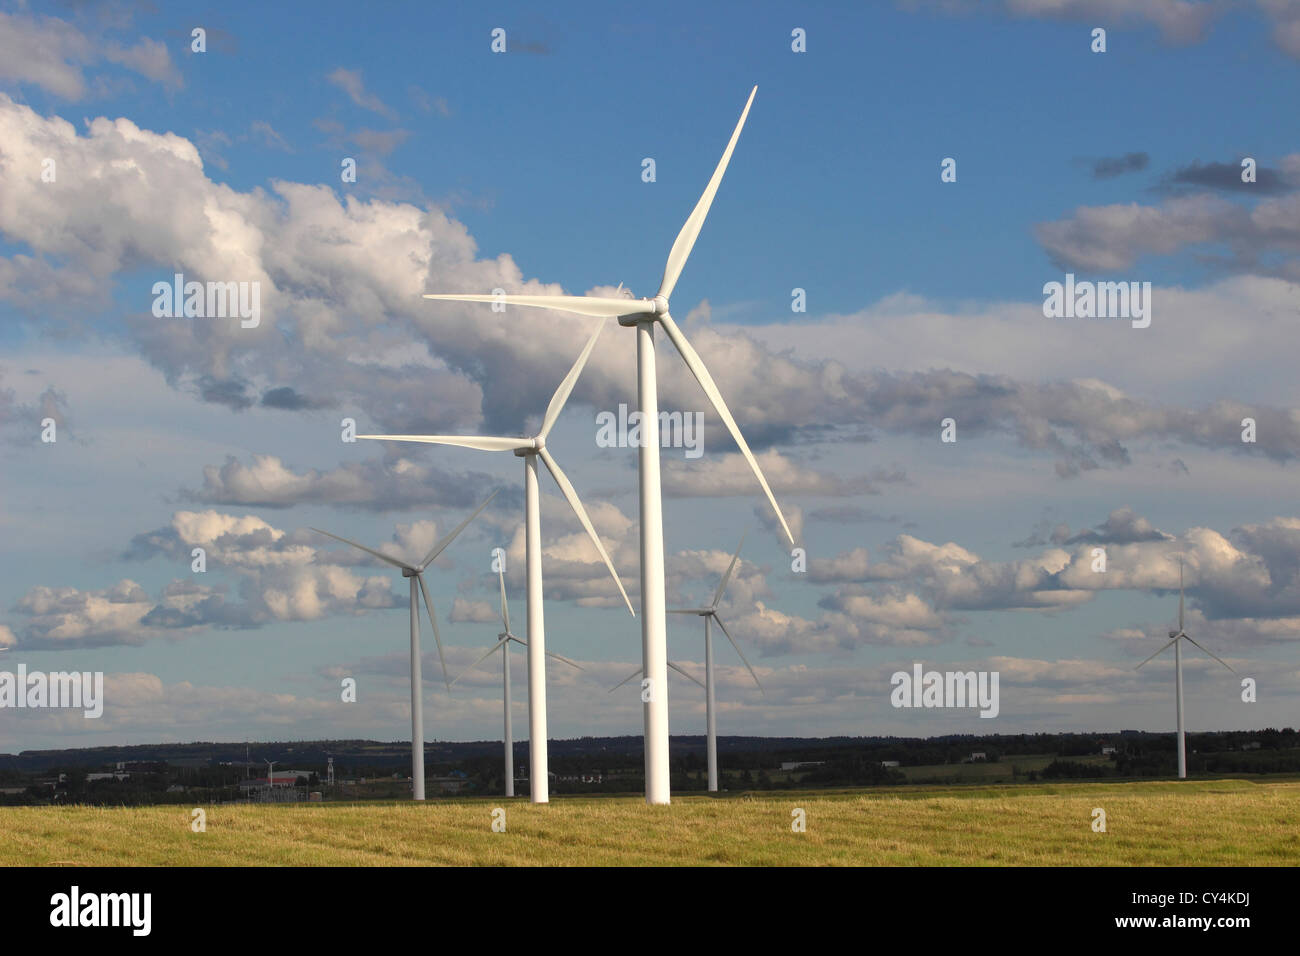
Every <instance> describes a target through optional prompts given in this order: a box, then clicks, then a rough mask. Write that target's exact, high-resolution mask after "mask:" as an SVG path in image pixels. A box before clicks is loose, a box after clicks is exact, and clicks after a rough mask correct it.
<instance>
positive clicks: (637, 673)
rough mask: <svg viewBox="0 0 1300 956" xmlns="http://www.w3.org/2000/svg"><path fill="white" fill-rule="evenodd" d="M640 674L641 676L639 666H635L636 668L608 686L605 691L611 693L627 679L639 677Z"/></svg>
mask: <svg viewBox="0 0 1300 956" xmlns="http://www.w3.org/2000/svg"><path fill="white" fill-rule="evenodd" d="M640 676H641V668H639V667H638V668H637V669H636V670H634V671H633V672H632V673H630V674H628V675H627V676H626V677H624V678H623V679H622V680H621V681H619V682H618V683H617V684H615V685H614V686H613V687H611V688H610V689H609V690H608V691H607V692H606V693H610V694H612V693H614V691H616V690H618V689H619V688H620V687H622V686H623V685H624V684H626V683H627V682H628V681H630V680H631V679H632V678H634V677H640Z"/></svg>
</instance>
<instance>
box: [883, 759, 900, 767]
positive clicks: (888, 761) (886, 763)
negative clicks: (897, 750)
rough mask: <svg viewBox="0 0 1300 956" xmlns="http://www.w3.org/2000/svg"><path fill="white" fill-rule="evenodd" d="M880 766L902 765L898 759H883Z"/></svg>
mask: <svg viewBox="0 0 1300 956" xmlns="http://www.w3.org/2000/svg"><path fill="white" fill-rule="evenodd" d="M880 766H882V767H897V766H900V764H899V762H898V761H897V760H882V761H880Z"/></svg>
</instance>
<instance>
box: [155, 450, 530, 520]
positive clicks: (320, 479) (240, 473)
mask: <svg viewBox="0 0 1300 956" xmlns="http://www.w3.org/2000/svg"><path fill="white" fill-rule="evenodd" d="M252 459H253V460H252V463H251V464H247V465H246V464H244V463H243V462H241V461H240V460H239V459H237V458H235V457H234V456H228V457H227V458H226V462H225V464H224V465H220V466H217V465H205V466H204V467H203V486H202V487H201V488H199V489H196V490H182V492H181V494H182V495H183V496H184V497H186V498H187V499H189V500H191V501H196V502H202V503H204V504H214V505H240V506H259V507H263V508H289V507H292V506H294V505H300V504H331V505H339V506H343V507H349V508H358V509H364V510H368V511H405V510H409V509H411V508H433V507H452V508H474V507H477V506H478V505H479V504H481V503H482V500H483V498H486V497H487V495H488V494H489V493H490V489H491V488H493V487H494V486H496V485H497V484H499V482H498V481H497V480H496V479H494V478H493V477H492V476H490V475H487V474H483V473H481V472H468V473H463V474H455V473H452V472H448V471H443V470H442V469H440V468H437V467H434V466H432V465H425V464H421V463H419V462H415V461H412V460H410V459H408V458H383V457H381V458H371V459H367V460H365V461H360V462H347V463H345V464H343V465H340V466H339V467H338V468H334V469H332V470H330V471H318V470H317V469H314V468H313V469H307V470H306V471H301V472H297V471H294V470H293V469H292V468H290V467H289V466H287V465H285V464H284V462H283V461H281V460H280V459H279V458H278V457H276V456H275V455H253V456H252ZM485 489H488V490H487V491H485ZM507 497H508V495H507Z"/></svg>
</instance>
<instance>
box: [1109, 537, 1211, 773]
mask: <svg viewBox="0 0 1300 956" xmlns="http://www.w3.org/2000/svg"><path fill="white" fill-rule="evenodd" d="M1182 641H1191V643H1192V644H1195V645H1196V646H1197V647H1200V648H1201V650H1203V651H1205V653H1207V654H1210V652H1209V651H1206V650H1205V648H1204V647H1201V645H1200V644H1197V643H1196V641H1194V640H1192V638H1191V636H1190V635H1189V634H1188V633H1187V632H1186V631H1185V630H1183V562H1182V561H1179V562H1178V630H1176V631H1170V632H1169V643H1168V644H1166V645H1165V646H1164V647H1162V648H1160V650H1158V651H1156V652H1155V654H1152V655H1151V657H1148V658H1147V659H1146V661H1143V662H1142V664H1145V663H1146V662H1147V661H1149V660H1151V659H1152V658H1154V657H1157V656H1158V655H1160V654H1163V653H1164V652H1165V651H1167V650H1169V648H1171V647H1172V648H1173V649H1174V673H1175V677H1174V687H1175V696H1176V697H1177V699H1178V777H1179V779H1180V780H1181V779H1185V778H1186V777H1187V742H1186V738H1185V736H1184V733H1183V647H1182V644H1181V642H1182ZM1210 656H1211V657H1214V655H1213V654H1210ZM1214 659H1215V660H1216V661H1218V662H1219V663H1220V664H1222V665H1223V666H1224V667H1227V668H1228V670H1230V671H1232V668H1231V667H1230V666H1229V665H1228V663H1227V661H1224V660H1222V659H1221V658H1218V657H1214ZM1142 664H1139V665H1138V666H1137V668H1134V670H1137V669H1138V668H1140V667H1141V666H1142ZM1232 672H1233V673H1234V674H1235V673H1237V672H1236V671H1232Z"/></svg>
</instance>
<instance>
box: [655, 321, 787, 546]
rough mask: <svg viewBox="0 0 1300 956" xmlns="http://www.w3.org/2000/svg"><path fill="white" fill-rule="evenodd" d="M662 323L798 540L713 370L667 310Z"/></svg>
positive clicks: (768, 497) (783, 519)
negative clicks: (728, 404) (731, 410)
mask: <svg viewBox="0 0 1300 956" xmlns="http://www.w3.org/2000/svg"><path fill="white" fill-rule="evenodd" d="M659 324H660V325H662V326H663V328H664V332H666V333H667V334H668V338H670V339H672V342H673V345H675V346H677V351H678V352H680V353H681V355H682V358H683V359H684V360H685V361H686V366H687V368H689V369H690V370H691V373H692V374H693V375H694V376H695V380H696V381H697V382H699V383H700V387H701V388H702V389H704V394H705V395H707V396H708V397H709V401H710V402H712V403H713V407H714V409H716V410H717V412H718V417H719V418H721V419H722V421H723V424H725V425H726V426H727V430H728V431H729V432H731V437H732V438H733V439H735V441H736V445H737V447H739V448H740V453H741V454H742V455H744V456H745V460H746V461H747V462H749V467H750V468H752V469H753V470H754V475H755V477H757V478H758V483H759V484H760V485H762V486H763V492H764V494H766V495H767V500H768V501H770V502H771V503H772V510H773V511H775V512H776V517H777V519H778V520H779V521H780V522H781V527H782V528H783V529H784V530H785V535H786V537H787V538H789V539H790V543H791V544H794V535H793V534H791V533H790V526H789V525H788V524H786V523H785V515H783V514H781V506H780V505H778V504H777V503H776V497H775V496H774V495H773V494H772V489H771V488H769V487H768V485H767V479H766V478H764V477H763V471H762V469H760V468H759V467H758V462H757V461H755V459H754V453H753V452H751V451H750V450H749V445H747V444H745V436H743V435H742V434H740V428H739V427H738V426H737V425H736V420H735V419H734V418H732V417H731V412H730V410H729V409H728V408H727V403H726V402H725V401H723V399H722V393H721V392H719V391H718V386H717V385H715V384H714V383H713V376H712V375H710V374H709V370H708V369H707V368H705V367H704V362H703V360H702V359H701V358H700V356H699V353H697V352H696V351H695V349H694V348H692V347H691V343H690V342H688V341H686V336H684V335H682V330H681V329H679V328H678V327H677V323H676V322H674V321H673V317H672V316H671V315H669V314H668V313H667V312H665V313H664V314H663V315H661V316H659Z"/></svg>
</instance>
